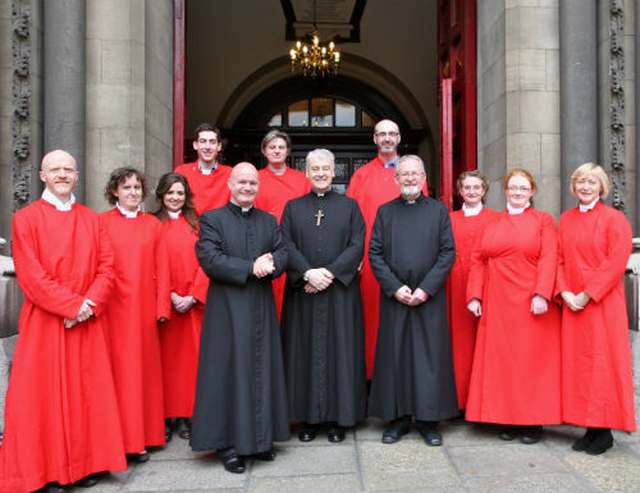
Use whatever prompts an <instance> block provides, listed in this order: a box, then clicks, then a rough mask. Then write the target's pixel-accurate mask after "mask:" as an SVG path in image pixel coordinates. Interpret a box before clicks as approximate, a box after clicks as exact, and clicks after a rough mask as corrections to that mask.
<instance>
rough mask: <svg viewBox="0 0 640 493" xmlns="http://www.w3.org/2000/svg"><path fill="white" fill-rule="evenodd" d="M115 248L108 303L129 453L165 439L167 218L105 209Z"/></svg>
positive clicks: (109, 333) (168, 308) (111, 344)
mask: <svg viewBox="0 0 640 493" xmlns="http://www.w3.org/2000/svg"><path fill="white" fill-rule="evenodd" d="M101 217H102V219H103V220H104V222H105V224H106V225H107V229H108V231H109V235H110V238H111V243H112V247H113V251H114V254H115V272H116V279H115V285H114V290H113V293H112V295H111V299H110V300H109V305H108V307H107V312H106V314H107V320H108V330H107V341H108V343H109V347H110V351H111V365H112V367H113V374H114V380H115V385H116V392H117V394H118V405H119V407H120V419H121V421H122V430H123V436H124V447H125V451H126V452H127V453H137V452H141V451H142V450H144V449H145V447H147V446H149V445H162V444H163V443H164V400H163V395H162V364H161V360H160V336H159V328H158V325H157V320H159V319H160V318H161V317H165V318H168V317H169V316H170V313H171V306H170V305H171V298H170V287H169V265H168V256H167V253H166V250H165V248H164V245H163V243H162V241H161V239H162V223H161V222H160V221H158V219H156V218H155V217H154V216H152V215H150V214H144V213H138V216H137V217H135V218H126V217H124V216H123V215H122V214H121V213H120V211H119V210H118V209H117V208H116V209H112V210H110V211H107V212H104V213H102V214H101Z"/></svg>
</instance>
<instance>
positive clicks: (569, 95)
mask: <svg viewBox="0 0 640 493" xmlns="http://www.w3.org/2000/svg"><path fill="white" fill-rule="evenodd" d="M559 7H560V115H561V117H560V129H561V144H560V149H561V150H560V152H561V187H562V188H561V208H562V210H563V211H565V210H567V209H570V208H571V207H574V206H575V199H574V198H573V197H572V196H571V194H570V193H569V185H570V182H571V174H572V173H573V171H574V170H575V169H576V168H577V167H578V166H579V165H581V164H582V163H585V162H588V161H593V162H597V160H598V50H597V39H596V36H595V33H596V32H597V15H596V14H597V10H596V1H595V0H586V1H585V0H563V1H562V2H559Z"/></svg>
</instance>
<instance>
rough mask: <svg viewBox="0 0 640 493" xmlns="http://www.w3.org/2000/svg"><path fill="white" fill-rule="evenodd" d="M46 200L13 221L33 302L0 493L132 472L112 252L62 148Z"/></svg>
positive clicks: (51, 492) (50, 169) (18, 258)
mask: <svg viewBox="0 0 640 493" xmlns="http://www.w3.org/2000/svg"><path fill="white" fill-rule="evenodd" d="M40 178H41V179H42V181H43V182H44V183H45V185H46V188H45V190H44V192H43V194H42V198H41V199H40V200H37V201H36V202H34V203H33V204H31V205H29V206H27V207H25V208H24V209H22V210H20V211H18V212H17V213H16V214H15V216H14V220H13V255H14V261H15V267H16V275H17V277H18V282H19V283H20V287H21V288H22V291H23V292H24V296H25V300H24V304H23V306H22V313H21V315H20V324H19V329H20V335H19V336H18V344H17V347H16V352H15V357H14V360H13V368H12V372H11V380H10V382H9V390H8V392H7V401H6V426H5V430H4V441H3V444H2V448H1V449H0V491H1V492H3V493H9V492H15V493H24V492H26V491H34V490H38V489H41V490H40V491H44V492H47V493H58V492H63V491H68V490H66V489H65V488H63V487H62V486H61V485H65V484H68V483H72V484H74V485H76V486H82V487H88V486H93V485H94V484H95V483H96V482H97V480H96V479H95V478H94V477H92V475H93V474H94V473H97V472H100V471H123V470H125V469H126V468H127V463H126V460H125V455H124V447H123V443H122V434H121V425H120V419H119V414H118V407H117V403H116V394H115V388H114V384H113V377H112V374H111V366H110V364H109V355H108V353H107V346H106V343H105V336H104V327H103V317H102V313H103V311H104V308H105V304H106V302H107V300H108V297H109V294H110V292H111V288H112V284H113V276H114V272H113V254H112V253H111V248H110V247H109V244H108V238H107V235H106V233H105V231H104V228H103V227H102V226H101V222H100V220H99V218H98V215H97V214H96V213H95V212H93V211H92V210H90V209H88V208H86V207H84V206H82V205H79V204H76V203H75V198H74V196H73V193H72V191H73V188H74V186H75V184H76V182H77V180H78V171H77V169H76V162H75V160H74V159H73V157H72V156H71V155H70V154H68V153H66V152H64V151H60V150H56V151H52V152H50V153H49V154H47V155H46V156H45V157H44V159H43V160H42V168H41V171H40Z"/></svg>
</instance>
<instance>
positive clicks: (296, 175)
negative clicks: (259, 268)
mask: <svg viewBox="0 0 640 493" xmlns="http://www.w3.org/2000/svg"><path fill="white" fill-rule="evenodd" d="M258 175H259V176H260V190H259V191H258V196H257V197H256V202H255V206H256V207H257V208H258V209H262V210H263V211H267V212H268V213H270V214H273V215H274V216H276V219H277V220H278V224H280V220H281V219H282V213H283V212H284V206H285V205H287V202H289V201H290V200H291V199H297V198H298V197H302V196H303V195H306V194H307V193H309V192H310V191H311V185H310V184H309V180H308V179H307V176H306V175H305V174H304V173H302V172H300V171H298V170H296V169H293V168H289V167H288V166H287V168H286V171H285V172H284V173H283V174H281V175H276V174H275V173H274V172H273V171H271V170H270V169H269V168H268V167H266V168H263V169H261V170H260V171H258ZM286 283H287V276H286V275H285V274H282V275H281V276H280V277H278V278H276V279H274V280H273V283H272V285H273V296H274V297H275V299H276V308H277V310H278V318H279V317H280V314H281V313H282V298H283V296H284V286H285V284H286Z"/></svg>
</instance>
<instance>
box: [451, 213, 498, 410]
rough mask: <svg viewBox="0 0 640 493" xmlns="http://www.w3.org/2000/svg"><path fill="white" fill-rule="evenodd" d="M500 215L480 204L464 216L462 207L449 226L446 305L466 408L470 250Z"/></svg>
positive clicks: (472, 326)
mask: <svg viewBox="0 0 640 493" xmlns="http://www.w3.org/2000/svg"><path fill="white" fill-rule="evenodd" d="M499 215H500V213H499V212H497V211H494V210H492V209H487V208H486V207H483V208H482V211H481V212H480V214H478V215H476V216H468V217H467V216H465V215H464V211H463V210H462V209H460V210H458V211H455V212H452V213H451V229H452V231H453V238H454V239H455V242H456V262H455V263H454V264H453V268H452V269H451V273H450V274H449V278H448V279H447V304H448V306H447V308H448V316H449V332H450V334H451V350H452V352H453V366H454V370H455V373H456V389H457V391H458V406H459V407H460V409H465V408H466V405H467V394H468V393H469V379H470V377H471V366H472V364H473V351H474V348H475V345H476V330H477V327H478V319H477V318H476V317H475V316H474V315H473V313H471V312H470V311H469V310H467V301H466V297H467V281H468V279H469V269H470V267H471V253H472V252H473V248H474V246H475V245H476V243H477V242H478V239H479V238H480V235H481V234H482V231H483V230H484V228H485V226H486V225H487V223H488V222H490V221H491V220H493V219H495V218H496V217H498V216H499Z"/></svg>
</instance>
